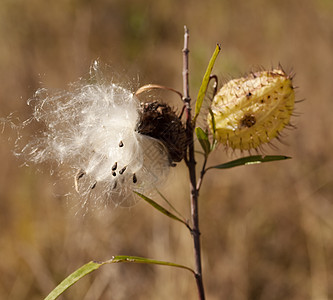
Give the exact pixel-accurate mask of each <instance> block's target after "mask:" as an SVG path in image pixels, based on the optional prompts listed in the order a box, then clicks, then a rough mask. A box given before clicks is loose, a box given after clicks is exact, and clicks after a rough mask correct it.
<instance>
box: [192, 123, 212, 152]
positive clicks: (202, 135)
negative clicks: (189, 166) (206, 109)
mask: <svg viewBox="0 0 333 300" xmlns="http://www.w3.org/2000/svg"><path fill="white" fill-rule="evenodd" d="M195 134H196V136H197V138H198V140H199V142H200V145H201V147H202V149H203V151H204V152H205V154H206V156H207V155H208V154H209V152H210V143H209V140H208V135H207V133H206V132H204V131H203V130H202V129H201V128H200V127H197V128H195Z"/></svg>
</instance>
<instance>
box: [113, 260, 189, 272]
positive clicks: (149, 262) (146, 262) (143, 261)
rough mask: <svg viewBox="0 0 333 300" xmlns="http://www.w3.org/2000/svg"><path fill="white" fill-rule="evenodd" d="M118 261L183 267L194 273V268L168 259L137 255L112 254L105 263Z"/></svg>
mask: <svg viewBox="0 0 333 300" xmlns="http://www.w3.org/2000/svg"><path fill="white" fill-rule="evenodd" d="M119 262H129V263H139V264H150V265H161V266H169V267H175V268H180V269H185V270H188V271H190V272H192V273H193V274H195V272H194V270H192V269H191V268H189V267H186V266H184V265H180V264H175V263H172V262H168V261H161V260H155V259H150V258H144V257H138V256H127V255H117V256H114V257H113V258H112V259H111V260H110V261H108V262H106V263H119Z"/></svg>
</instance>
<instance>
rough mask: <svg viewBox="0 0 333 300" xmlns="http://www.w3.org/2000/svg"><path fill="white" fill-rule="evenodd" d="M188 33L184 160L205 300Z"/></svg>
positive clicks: (197, 276)
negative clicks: (188, 178) (186, 149)
mask: <svg viewBox="0 0 333 300" xmlns="http://www.w3.org/2000/svg"><path fill="white" fill-rule="evenodd" d="M188 41H189V31H188V29H187V28H186V26H185V34H184V49H183V91H184V93H183V94H184V97H183V101H184V104H185V112H186V135H187V141H188V153H187V155H186V158H185V162H186V165H187V168H188V170H189V177H190V189H191V218H192V237H193V242H194V258H195V279H196V283H197V288H198V294H199V299H200V300H204V299H205V292H204V286H203V281H202V267H201V246H200V231H199V211H198V190H197V188H196V161H195V157H194V138H193V136H194V126H193V123H192V118H191V105H190V103H191V98H190V93H189V61H188V58H189V55H188V54H189V48H188Z"/></svg>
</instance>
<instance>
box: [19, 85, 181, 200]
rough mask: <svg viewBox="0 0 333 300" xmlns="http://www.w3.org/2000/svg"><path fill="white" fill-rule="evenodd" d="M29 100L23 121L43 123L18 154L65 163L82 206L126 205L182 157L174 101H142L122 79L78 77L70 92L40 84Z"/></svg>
mask: <svg viewBox="0 0 333 300" xmlns="http://www.w3.org/2000/svg"><path fill="white" fill-rule="evenodd" d="M29 104H30V105H32V106H33V109H34V111H33V116H32V118H30V119H29V120H27V121H26V122H25V123H24V125H23V127H24V126H27V125H28V124H30V123H32V122H34V123H35V122H37V123H40V124H41V127H42V129H41V131H40V132H39V133H36V135H35V137H33V138H32V139H31V141H30V142H29V143H28V144H26V145H25V146H24V147H23V148H21V149H20V150H18V149H17V150H18V151H17V152H18V154H19V155H21V156H23V157H24V158H25V159H26V161H27V162H34V163H41V162H46V161H49V162H56V164H57V165H59V166H61V165H63V166H65V167H69V168H70V171H69V173H68V174H66V175H70V177H71V178H74V180H73V182H74V187H75V190H76V191H77V192H78V193H79V195H80V196H82V197H81V198H82V201H83V203H82V206H84V205H85V204H89V205H90V204H91V203H93V204H98V203H100V202H102V203H105V201H107V202H109V201H111V202H113V203H115V204H116V205H118V204H122V205H128V204H131V203H128V202H132V200H133V190H134V191H138V192H140V193H149V192H151V191H152V190H153V189H154V187H156V186H159V185H160V184H161V183H164V182H165V180H166V177H167V175H168V172H169V170H170V166H171V164H172V162H174V161H180V160H181V159H182V155H183V151H184V149H183V148H182V147H183V146H182V145H181V146H179V145H178V144H177V141H174V140H173V133H172V131H173V130H178V131H182V125H181V122H180V121H179V120H178V119H177V118H176V115H175V113H174V112H172V110H171V108H170V107H169V106H167V105H158V104H157V103H155V102H154V104H146V106H144V107H140V103H139V101H138V99H137V98H136V97H135V96H134V94H133V93H132V92H130V91H128V90H127V89H124V88H122V87H120V86H119V85H116V84H112V83H108V84H104V83H93V84H91V83H89V84H82V83H80V82H79V83H78V84H76V85H72V88H71V89H70V91H59V92H50V91H48V90H46V89H40V90H38V91H37V92H36V95H35V97H34V98H33V99H32V100H31V101H30V102H29ZM161 119H162V122H160V121H161ZM176 119H177V120H178V122H180V123H177V120H176ZM169 120H171V125H170V126H169V127H168V126H167V122H168V121H169ZM156 126H157V128H156ZM177 134H178V135H179V134H181V135H182V132H181V133H177Z"/></svg>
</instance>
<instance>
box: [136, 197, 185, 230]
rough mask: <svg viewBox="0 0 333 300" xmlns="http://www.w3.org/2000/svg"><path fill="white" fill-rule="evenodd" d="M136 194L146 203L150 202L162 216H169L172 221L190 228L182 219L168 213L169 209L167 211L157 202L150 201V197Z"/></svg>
mask: <svg viewBox="0 0 333 300" xmlns="http://www.w3.org/2000/svg"><path fill="white" fill-rule="evenodd" d="M134 193H135V194H137V195H138V196H139V197H141V198H142V199H143V200H145V201H146V202H148V203H149V204H150V205H151V206H153V207H154V208H156V209H157V210H158V211H160V212H161V213H162V214H165V215H166V216H168V217H169V218H171V219H174V220H176V221H179V222H181V223H183V224H185V225H186V227H188V224H187V223H186V222H185V221H183V220H182V219H180V218H178V217H177V216H176V215H174V214H173V213H171V212H170V211H168V210H167V209H165V208H164V207H162V206H161V205H159V204H158V203H157V202H155V201H154V200H152V199H150V198H149V197H147V196H145V195H143V194H140V193H139V192H135V191H134Z"/></svg>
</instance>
